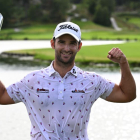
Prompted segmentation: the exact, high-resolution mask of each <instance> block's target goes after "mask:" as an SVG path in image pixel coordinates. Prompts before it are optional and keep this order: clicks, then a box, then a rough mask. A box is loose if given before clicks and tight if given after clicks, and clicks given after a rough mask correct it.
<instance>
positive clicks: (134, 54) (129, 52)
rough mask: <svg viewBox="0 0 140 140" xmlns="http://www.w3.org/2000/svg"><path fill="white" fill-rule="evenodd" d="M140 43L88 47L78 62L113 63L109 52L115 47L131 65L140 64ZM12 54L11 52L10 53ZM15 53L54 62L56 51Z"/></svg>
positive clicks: (79, 53)
mask: <svg viewBox="0 0 140 140" xmlns="http://www.w3.org/2000/svg"><path fill="white" fill-rule="evenodd" d="M139 44H140V42H139V41H137V42H134V41H133V42H127V43H124V44H113V45H97V46H86V47H82V49H81V50H80V51H79V52H78V53H77V56H76V62H81V63H83V64H86V63H90V62H94V63H111V61H110V60H109V59H108V58H107V54H108V51H109V50H111V49H112V48H113V47H118V48H120V49H121V50H122V51H123V53H124V54H125V55H126V57H127V59H128V61H129V63H130V64H136V63H137V64H139V63H140V54H139V52H140V47H139ZM10 52H11V51H10ZM14 53H23V54H30V55H34V58H35V59H39V60H41V61H42V60H53V59H54V50H53V49H50V48H47V49H34V50H17V51H14Z"/></svg>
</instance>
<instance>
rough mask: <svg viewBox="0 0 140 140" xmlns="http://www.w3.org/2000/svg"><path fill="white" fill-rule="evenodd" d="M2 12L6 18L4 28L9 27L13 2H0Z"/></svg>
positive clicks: (2, 0)
mask: <svg viewBox="0 0 140 140" xmlns="http://www.w3.org/2000/svg"><path fill="white" fill-rule="evenodd" d="M0 12H1V14H2V15H3V17H4V22H3V27H4V28H5V27H7V26H8V24H9V21H10V19H11V17H12V14H13V2H12V0H7V1H5V0H0Z"/></svg>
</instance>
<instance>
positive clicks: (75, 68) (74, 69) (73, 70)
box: [70, 65, 77, 76]
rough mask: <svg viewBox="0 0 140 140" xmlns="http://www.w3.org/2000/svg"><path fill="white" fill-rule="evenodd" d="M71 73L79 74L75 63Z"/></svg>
mask: <svg viewBox="0 0 140 140" xmlns="http://www.w3.org/2000/svg"><path fill="white" fill-rule="evenodd" d="M70 73H71V74H73V75H74V76H77V67H76V66H75V65H74V66H73V68H72V69H71V70H70Z"/></svg>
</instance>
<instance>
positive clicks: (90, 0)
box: [88, 0, 97, 14]
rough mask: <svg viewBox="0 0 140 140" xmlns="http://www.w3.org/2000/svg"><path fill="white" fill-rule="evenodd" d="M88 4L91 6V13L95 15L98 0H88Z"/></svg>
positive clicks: (89, 8)
mask: <svg viewBox="0 0 140 140" xmlns="http://www.w3.org/2000/svg"><path fill="white" fill-rule="evenodd" d="M88 4H89V7H88V11H89V13H90V14H94V13H95V8H96V5H97V1H96V0H88Z"/></svg>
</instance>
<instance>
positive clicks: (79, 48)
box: [78, 42, 82, 52]
mask: <svg viewBox="0 0 140 140" xmlns="http://www.w3.org/2000/svg"><path fill="white" fill-rule="evenodd" d="M81 47H82V42H80V44H79V46H78V52H79V51H80V50H81Z"/></svg>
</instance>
